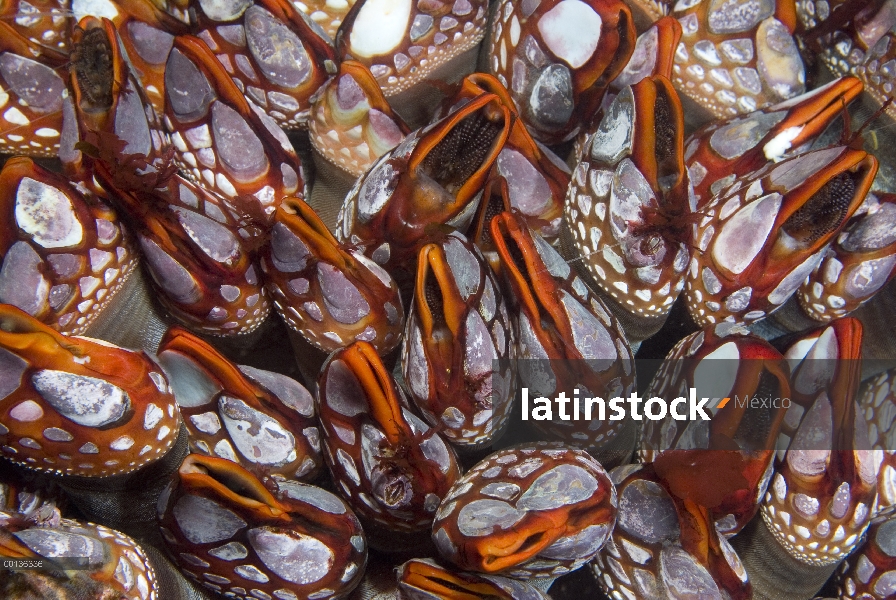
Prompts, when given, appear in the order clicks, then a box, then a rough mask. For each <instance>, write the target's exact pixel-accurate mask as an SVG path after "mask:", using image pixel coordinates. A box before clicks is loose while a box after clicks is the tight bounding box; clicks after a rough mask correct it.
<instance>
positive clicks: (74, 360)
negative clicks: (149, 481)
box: [0, 304, 180, 478]
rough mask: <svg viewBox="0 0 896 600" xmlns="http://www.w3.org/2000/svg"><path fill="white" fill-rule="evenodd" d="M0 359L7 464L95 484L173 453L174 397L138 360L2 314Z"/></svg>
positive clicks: (137, 355) (142, 357) (7, 309)
mask: <svg viewBox="0 0 896 600" xmlns="http://www.w3.org/2000/svg"><path fill="white" fill-rule="evenodd" d="M0 355H2V357H3V361H2V371H0V372H2V375H3V377H2V380H3V382H4V386H3V395H4V396H3V399H2V400H0V431H2V434H0V444H2V447H0V452H2V455H3V456H4V457H5V458H7V459H9V460H11V461H12V462H14V463H16V464H19V465H23V466H27V467H29V468H32V469H37V470H39V471H45V472H48V473H56V474H62V475H80V476H84V477H91V478H98V477H108V476H111V475H121V474H125V473H130V472H132V471H135V470H137V469H140V468H141V467H144V466H146V465H148V464H150V463H152V462H154V461H157V460H159V459H160V458H162V457H163V456H165V455H166V454H167V453H168V451H169V450H171V448H172V447H173V446H174V442H175V438H177V434H178V429H179V427H180V414H179V412H178V410H177V405H176V404H175V401H174V395H173V394H172V393H171V391H170V390H169V387H168V381H167V379H166V378H165V376H164V375H163V374H162V372H161V368H160V367H158V366H157V365H156V364H155V363H154V362H152V361H151V360H150V359H149V358H148V357H147V356H146V354H144V353H143V352H134V351H131V350H125V349H123V348H119V347H117V346H113V345H112V344H108V343H106V342H99V341H95V340H93V341H92V340H90V339H87V338H77V337H65V336H63V335H61V334H60V333H58V332H56V331H54V330H53V329H50V328H49V327H47V326H46V325H43V324H42V323H40V322H39V321H36V320H34V319H33V318H32V317H30V316H29V315H27V314H26V313H24V312H22V311H20V310H19V309H17V308H15V307H13V306H10V305H7V304H3V305H0Z"/></svg>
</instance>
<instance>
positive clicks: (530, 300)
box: [491, 213, 549, 324]
mask: <svg viewBox="0 0 896 600" xmlns="http://www.w3.org/2000/svg"><path fill="white" fill-rule="evenodd" d="M512 219H513V217H512V216H511V215H510V214H509V213H504V214H503V215H500V216H498V217H496V218H495V219H494V220H493V221H492V225H491V227H492V236H493V237H494V239H495V241H496V245H497V246H498V252H499V253H500V255H501V262H502V263H505V266H506V267H507V270H506V273H507V276H508V277H509V278H512V279H515V280H516V285H515V286H513V287H515V288H517V289H518V290H519V292H520V296H519V297H518V298H517V301H518V302H520V303H524V304H525V305H526V306H527V307H528V308H529V310H530V311H531V312H532V313H534V314H537V315H538V316H539V324H541V323H544V321H545V320H546V318H547V317H548V315H546V314H545V311H544V307H542V305H541V302H539V301H538V299H537V298H536V293H537V292H536V290H537V289H538V287H537V286H536V285H534V282H533V281H532V278H531V274H530V272H529V265H528V263H527V262H526V256H525V253H524V252H523V249H522V248H520V246H519V244H518V242H517V240H516V238H515V236H514V231H513V229H514V228H513V227H512V226H511V223H512ZM502 230H503V231H502ZM548 320H549V319H548Z"/></svg>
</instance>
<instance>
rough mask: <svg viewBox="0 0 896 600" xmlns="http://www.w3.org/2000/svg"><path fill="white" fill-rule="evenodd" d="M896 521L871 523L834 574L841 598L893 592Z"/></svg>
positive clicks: (850, 599)
mask: <svg viewBox="0 0 896 600" xmlns="http://www.w3.org/2000/svg"><path fill="white" fill-rule="evenodd" d="M894 541H896V520H894V518H893V515H890V517H888V518H886V519H884V520H882V521H879V522H875V523H873V524H872V525H871V526H870V527H869V528H868V532H867V534H866V535H865V543H864V544H862V545H861V546H860V547H859V548H857V549H856V551H855V552H854V553H853V554H852V555H850V557H849V558H848V559H847V560H846V561H844V562H843V566H842V567H841V568H840V571H839V573H838V574H837V575H835V580H836V582H837V589H838V591H839V592H840V598H841V599H842V600H858V599H859V598H891V597H892V596H893V594H896V547H894Z"/></svg>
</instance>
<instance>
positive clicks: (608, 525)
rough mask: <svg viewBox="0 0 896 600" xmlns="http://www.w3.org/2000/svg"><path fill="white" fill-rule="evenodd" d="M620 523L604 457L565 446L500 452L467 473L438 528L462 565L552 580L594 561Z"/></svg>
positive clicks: (438, 540) (437, 536)
mask: <svg viewBox="0 0 896 600" xmlns="http://www.w3.org/2000/svg"><path fill="white" fill-rule="evenodd" d="M615 523H616V488H615V487H614V486H613V484H612V482H611V481H610V478H609V477H608V476H607V473H606V471H604V468H603V467H602V466H601V464H600V463H599V462H597V461H596V460H594V459H593V458H592V457H591V456H590V455H589V454H587V453H586V452H584V451H582V450H576V449H575V448H570V447H569V446H566V445H564V444H560V443H556V442H553V443H549V442H535V443H527V444H522V445H519V446H512V447H510V448H505V449H504V450H500V451H498V452H496V453H494V454H492V455H491V456H489V457H487V458H486V459H484V460H483V461H481V462H479V463H478V464H477V465H476V466H475V467H473V468H472V469H470V471H468V472H467V474H466V475H464V476H463V477H461V478H460V479H459V480H458V481H457V483H455V484H454V486H452V488H451V491H450V492H449V493H448V495H447V496H446V497H445V499H444V500H443V501H442V504H441V506H439V510H438V512H437V513H436V520H435V522H434V523H433V525H432V539H433V541H434V542H435V544H436V547H437V548H438V549H439V553H440V554H441V555H442V557H443V558H445V559H446V560H448V561H450V562H452V563H454V564H455V565H457V566H458V567H460V568H461V569H466V570H470V571H476V572H480V573H486V574H500V575H504V576H509V577H513V578H516V579H531V578H535V579H545V578H550V577H556V576H559V575H562V574H565V573H569V572H570V571H574V570H575V569H578V568H579V567H581V566H582V565H584V564H585V563H586V562H588V561H589V560H591V559H592V558H594V556H595V555H596V554H597V552H598V551H599V550H600V548H601V547H602V546H603V545H604V542H606V541H607V538H608V536H609V535H610V532H611V531H612V530H613V526H614V525H615Z"/></svg>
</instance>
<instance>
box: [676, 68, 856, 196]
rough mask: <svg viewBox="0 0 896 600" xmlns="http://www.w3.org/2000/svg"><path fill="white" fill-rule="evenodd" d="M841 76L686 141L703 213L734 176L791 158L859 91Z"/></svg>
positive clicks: (717, 124)
mask: <svg viewBox="0 0 896 600" xmlns="http://www.w3.org/2000/svg"><path fill="white" fill-rule="evenodd" d="M862 88H863V86H862V84H861V83H860V82H859V81H858V80H857V79H855V78H854V77H843V78H841V79H837V80H835V81H832V82H831V83H829V84H827V85H824V86H822V87H819V88H816V89H814V90H812V91H810V92H806V93H805V94H802V95H800V96H797V97H796V98H792V99H790V100H786V101H784V102H781V103H779V104H775V105H773V106H769V107H768V108H764V109H761V110H757V111H755V112H752V113H750V114H748V115H743V116H737V117H731V118H728V119H724V120H721V121H715V122H713V123H710V124H708V125H706V126H705V127H701V128H700V129H698V130H697V131H696V132H695V133H694V134H693V135H691V136H690V137H689V138H688V139H687V140H686V141H685V148H686V150H685V162H686V163H687V166H688V172H689V174H690V178H691V184H692V185H693V186H694V195H695V196H696V198H697V208H698V209H702V208H703V207H704V206H706V205H707V204H709V202H710V201H712V199H713V198H714V197H715V196H716V195H717V194H719V193H720V192H721V191H722V190H723V189H725V188H727V187H728V186H730V185H731V184H732V183H734V181H735V180H736V179H737V178H739V177H744V176H746V175H749V174H750V173H751V172H753V171H756V170H757V169H759V168H761V167H763V166H765V165H769V164H771V163H774V162H779V161H781V160H782V159H784V158H789V157H791V156H796V155H798V154H800V153H802V152H803V151H805V150H806V146H807V145H808V144H809V143H810V142H812V141H813V140H814V139H815V138H816V137H817V136H818V135H819V134H820V133H821V132H823V131H824V130H825V129H826V128H827V127H828V125H830V124H831V122H832V121H833V120H834V119H835V118H837V117H838V116H840V115H841V114H842V112H843V107H844V106H846V105H848V104H849V103H850V102H852V100H853V99H855V98H856V97H858V96H859V94H861V93H862Z"/></svg>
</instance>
